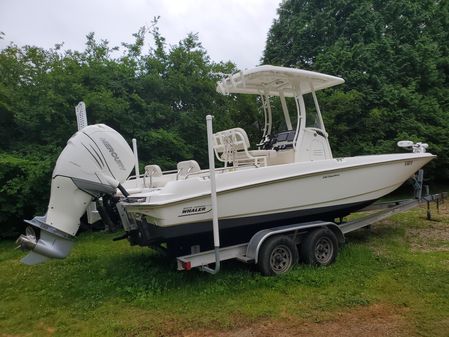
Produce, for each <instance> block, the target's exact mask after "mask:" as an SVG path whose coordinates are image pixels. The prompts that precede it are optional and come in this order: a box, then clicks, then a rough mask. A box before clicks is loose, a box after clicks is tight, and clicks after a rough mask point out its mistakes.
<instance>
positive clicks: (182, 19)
mask: <svg viewBox="0 0 449 337" xmlns="http://www.w3.org/2000/svg"><path fill="white" fill-rule="evenodd" d="M280 2H281V0H165V1H164V0H90V1H89V0H70V1H69V0H0V32H3V33H4V34H5V36H4V39H3V40H0V48H4V47H5V46H6V45H8V44H9V43H10V42H11V41H13V42H14V43H16V44H17V45H19V46H21V45H25V44H29V45H36V46H39V47H43V48H51V47H54V45H55V44H56V43H61V42H64V47H63V48H64V49H72V50H83V49H84V43H85V41H86V38H85V36H86V35H87V34H88V33H89V32H95V36H96V37H97V38H101V39H106V40H108V41H109V42H110V45H111V46H120V45H121V42H131V41H133V37H132V34H133V33H135V32H137V31H138V29H139V28H140V27H142V26H144V25H147V26H149V25H150V24H151V22H152V20H153V18H154V17H155V16H160V19H159V24H158V26H159V29H160V33H161V34H162V36H164V37H165V38H166V41H167V43H168V44H169V45H170V44H171V45H173V44H176V43H177V42H178V41H180V40H182V39H183V38H184V37H186V35H187V34H188V33H189V32H193V33H198V37H199V40H200V41H201V43H202V45H203V47H204V48H205V49H206V50H207V52H208V54H209V56H210V57H211V58H212V60H214V61H216V62H218V61H232V62H234V63H236V64H237V66H238V67H239V68H240V69H245V68H250V67H253V66H256V65H258V64H260V58H261V57H262V53H263V50H264V48H265V42H266V37H267V33H268V30H269V28H270V26H271V24H272V23H273V20H274V18H275V17H276V10H277V8H278V7H279V4H280Z"/></svg>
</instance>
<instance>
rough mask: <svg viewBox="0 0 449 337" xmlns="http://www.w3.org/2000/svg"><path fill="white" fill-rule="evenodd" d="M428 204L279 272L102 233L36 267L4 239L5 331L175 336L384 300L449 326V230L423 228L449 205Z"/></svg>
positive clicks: (1, 305) (410, 322)
mask: <svg viewBox="0 0 449 337" xmlns="http://www.w3.org/2000/svg"><path fill="white" fill-rule="evenodd" d="M446 205H447V204H446ZM446 207H447V206H446ZM425 215H426V213H425V209H423V208H420V209H415V210H412V211H409V212H407V213H403V214H399V215H396V216H394V217H392V218H391V219H389V220H387V221H385V222H383V223H380V224H378V225H375V226H373V228H372V230H371V231H368V230H360V231H358V232H355V233H353V234H350V235H348V237H347V244H346V245H345V246H344V247H343V248H342V249H341V251H340V254H339V256H338V259H337V261H336V263H335V264H333V265H332V266H330V267H327V268H312V267H308V266H304V265H299V266H297V267H296V268H295V269H293V270H292V271H291V272H290V273H288V274H287V275H283V276H281V277H274V278H268V277H263V276H261V275H259V273H257V272H256V271H255V270H254V268H252V267H251V266H247V265H244V264H241V263H238V262H232V261H229V262H225V263H224V264H223V266H222V271H221V272H220V273H219V274H218V275H216V276H212V275H209V274H206V273H201V272H199V271H190V272H177V271H176V264H175V262H174V261H173V260H170V259H167V258H165V257H164V256H162V255H160V254H158V253H156V252H155V251H153V250H151V249H145V248H140V247H139V248H137V247H130V246H129V245H128V243H127V242H126V241H119V242H111V239H112V238H113V237H114V236H115V235H110V234H103V233H84V234H82V235H81V236H80V237H79V239H78V242H77V244H76V245H75V247H74V249H73V252H72V254H71V255H70V256H69V257H68V258H67V259H65V260H61V261H56V260H55V261H51V262H49V263H46V264H43V265H38V266H31V267H30V266H24V265H21V264H20V263H19V259H20V257H21V256H23V253H22V252H20V251H17V250H14V249H13V248H14V243H13V242H11V241H3V242H0V289H1V293H0V336H2V337H3V336H53V335H54V336H175V335H183V334H184V333H185V332H186V331H187V332H188V331H191V332H192V331H195V330H199V331H201V330H208V329H213V330H216V331H228V330H232V329H236V328H241V327H244V326H247V325H249V324H251V322H254V321H256V322H257V321H261V322H262V321H266V320H272V321H280V320H283V319H286V318H288V319H290V320H296V321H300V322H315V323H316V322H322V321H326V320H329V319H333V317H337V315H338V313H341V312H347V311H350V310H359V308H367V307H369V306H372V305H376V304H379V303H381V304H385V305H388V306H389V307H392V308H394V310H396V311H398V312H399V313H400V315H401V317H402V319H403V320H404V321H405V322H406V324H407V326H409V327H410V329H409V330H408V332H407V335H415V336H448V332H449V249H447V247H448V241H447V240H445V239H444V237H438V238H435V239H433V238H430V239H429V238H428V237H427V241H426V242H425V249H424V248H422V247H423V245H424V243H423V242H422V238H420V237H419V233H420V231H422V230H427V229H429V228H430V229H432V228H433V227H435V226H436V225H438V226H439V227H438V228H439V229H438V230H440V231H441V230H442V231H449V214H448V213H447V211H446V212H445V213H444V212H442V213H441V214H439V215H438V214H436V212H435V211H434V217H435V219H436V220H434V221H428V220H426V219H425ZM410 230H412V233H413V235H410ZM417 242H418V243H419V247H421V248H422V249H416V247H415V246H416V245H415V243H417ZM414 247H415V248H414ZM441 247H443V249H440V248H441Z"/></svg>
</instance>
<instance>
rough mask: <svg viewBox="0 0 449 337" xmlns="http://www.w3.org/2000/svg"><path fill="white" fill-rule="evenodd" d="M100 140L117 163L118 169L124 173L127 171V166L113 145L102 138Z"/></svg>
mask: <svg viewBox="0 0 449 337" xmlns="http://www.w3.org/2000/svg"><path fill="white" fill-rule="evenodd" d="M100 140H101V142H102V143H103V145H104V146H105V147H106V148H107V149H108V151H109V153H110V154H111V156H112V158H114V161H115V162H116V164H117V165H118V167H119V168H120V169H121V170H122V171H125V165H123V163H122V161H121V160H120V157H119V156H118V154H117V152H115V150H114V148H113V147H112V145H111V144H110V143H109V142H108V141H107V140H106V139H104V138H100Z"/></svg>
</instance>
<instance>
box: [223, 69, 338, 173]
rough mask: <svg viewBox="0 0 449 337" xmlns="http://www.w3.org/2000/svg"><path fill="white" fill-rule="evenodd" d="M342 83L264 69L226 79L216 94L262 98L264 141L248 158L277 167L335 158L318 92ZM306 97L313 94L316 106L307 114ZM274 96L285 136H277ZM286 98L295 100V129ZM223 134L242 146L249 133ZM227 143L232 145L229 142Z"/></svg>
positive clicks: (312, 74) (316, 75) (309, 73)
mask: <svg viewBox="0 0 449 337" xmlns="http://www.w3.org/2000/svg"><path fill="white" fill-rule="evenodd" d="M341 83H344V80H343V79H342V78H339V77H335V76H330V75H326V74H321V73H317V72H312V71H307V70H302V69H292V68H284V67H277V66H271V65H264V66H259V67H256V68H253V69H249V70H244V71H240V72H238V73H236V74H234V75H230V76H228V77H226V78H225V79H223V80H222V81H220V82H218V84H217V91H218V92H220V93H221V94H224V95H229V94H237V93H238V94H253V95H259V96H260V101H261V105H262V108H263V112H264V122H265V123H264V124H265V125H264V129H263V135H262V140H261V142H260V143H259V144H258V147H259V151H249V154H250V155H252V156H254V157H256V158H257V157H265V159H264V160H259V161H258V162H256V164H262V165H263V164H267V163H268V164H269V165H275V164H287V163H292V162H300V161H314V160H323V159H331V158H332V151H331V149H330V146H329V142H328V134H327V132H326V129H325V127H324V123H323V119H322V117H321V111H320V107H319V105H318V100H317V97H316V91H318V90H321V89H325V88H329V87H332V86H334V85H337V84H341ZM306 94H311V96H312V98H313V104H314V106H312V107H311V108H310V109H309V111H308V112H307V114H306V104H305V100H304V95H306ZM272 96H275V97H279V102H280V105H281V108H282V112H283V117H284V120H285V129H284V131H282V132H277V133H275V132H274V128H273V116H272V104H271V102H270V97H272ZM286 98H292V99H293V100H294V105H295V106H296V125H294V124H293V123H292V119H291V115H290V113H289V109H288V104H287V100H286ZM236 133H237V134H238V135H237V136H236V135H235V134H236ZM239 133H240V134H239ZM224 134H228V135H229V136H230V138H234V139H242V142H244V141H245V140H247V136H246V133H245V132H244V130H242V129H231V130H226V131H225V132H224ZM231 134H232V136H231ZM219 136H223V134H220V135H219ZM216 138H218V141H217V144H216V147H220V144H221V143H220V139H219V138H220V137H216ZM221 138H222V139H221V141H222V142H223V143H226V139H223V137H221ZM228 138H229V137H228ZM227 141H228V142H229V139H228V140H227ZM222 147H223V146H222ZM222 150H223V149H222ZM240 150H243V148H241V149H240ZM217 156H218V157H219V158H225V159H226V154H225V155H221V156H220V149H219V151H218V154H217ZM238 159H239V158H237V162H236V163H237V165H238V163H239V162H238ZM224 161H225V160H224ZM225 164H226V161H225ZM234 164H235V162H234Z"/></svg>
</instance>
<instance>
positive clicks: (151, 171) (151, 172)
mask: <svg viewBox="0 0 449 337" xmlns="http://www.w3.org/2000/svg"><path fill="white" fill-rule="evenodd" d="M146 177H149V178H150V185H149V186H147V184H146V181H145V180H146V179H145V178H146ZM153 177H162V170H161V168H160V167H159V165H147V166H145V174H144V175H143V183H144V185H145V187H155V186H153Z"/></svg>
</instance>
